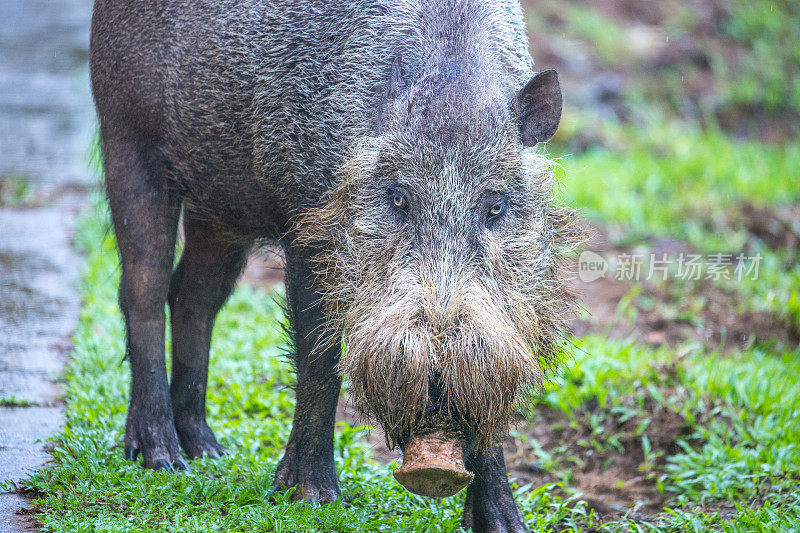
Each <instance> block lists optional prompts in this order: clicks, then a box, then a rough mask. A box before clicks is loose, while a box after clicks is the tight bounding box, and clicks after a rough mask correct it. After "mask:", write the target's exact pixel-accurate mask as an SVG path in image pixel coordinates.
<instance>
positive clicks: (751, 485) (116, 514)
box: [25, 208, 800, 532]
mask: <svg viewBox="0 0 800 533" xmlns="http://www.w3.org/2000/svg"><path fill="white" fill-rule="evenodd" d="M99 209H100V208H98V209H96V210H95V212H93V213H91V214H90V215H89V216H87V217H86V218H85V220H84V222H83V224H82V226H81V229H80V233H79V236H78V239H77V242H78V246H79V247H80V249H81V250H82V251H83V252H84V253H86V254H87V257H88V259H87V266H86V269H85V272H84V276H83V291H82V293H83V297H84V305H83V311H82V315H81V323H80V326H79V329H78V331H77V333H76V336H75V343H76V347H75V351H74V353H73V356H72V361H71V363H70V365H69V368H68V370H67V375H66V401H67V425H66V427H65V429H64V431H63V433H62V434H60V435H59V436H57V437H56V438H55V448H54V450H53V455H54V462H53V463H52V464H51V465H50V466H49V467H48V468H47V469H45V470H43V471H41V472H39V473H37V474H36V475H34V476H33V478H32V479H30V480H28V481H25V484H26V485H27V486H29V487H32V488H35V489H36V490H38V491H40V495H41V499H40V500H39V502H38V506H39V508H40V510H41V514H40V515H38V516H37V518H38V519H39V520H40V521H41V522H42V523H43V524H44V525H45V527H46V529H47V530H51V531H78V532H79V531H452V530H454V529H455V528H456V527H457V525H458V523H459V521H460V516H461V505H462V503H463V494H462V495H457V496H454V497H452V498H446V499H443V500H440V501H433V500H428V499H425V498H421V497H418V496H414V495H411V494H410V493H408V492H406V491H405V490H404V489H402V487H400V486H399V485H398V484H397V483H396V482H395V481H394V480H393V478H392V477H391V469H392V465H389V466H385V465H380V464H377V463H374V462H372V461H371V459H370V455H369V451H368V449H367V448H366V447H365V444H364V440H363V436H364V432H365V429H364V428H354V427H350V426H349V425H347V424H344V423H339V424H337V436H336V465H337V468H338V470H339V476H340V482H341V487H342V491H343V501H342V502H337V503H335V504H333V505H330V506H323V507H314V506H311V505H306V504H302V503H301V504H297V503H290V502H289V500H288V495H287V494H285V493H284V494H281V493H278V494H272V493H271V489H270V487H271V481H272V475H273V472H274V469H275V466H276V464H277V461H278V460H279V458H280V456H281V453H282V447H283V445H284V444H285V442H286V440H287V438H288V434H289V431H290V424H291V418H292V413H293V392H292V390H291V384H292V383H293V379H294V378H293V374H292V371H291V367H290V365H289V364H288V363H287V362H286V360H285V359H284V358H283V356H282V354H283V346H284V343H285V338H284V334H283V332H282V329H281V327H280V326H281V323H282V321H283V320H284V318H283V316H282V314H281V311H280V308H279V306H278V305H277V304H276V303H275V302H274V301H273V300H272V299H271V298H270V297H269V295H267V294H265V293H263V292H262V291H260V290H254V289H250V288H246V287H241V288H239V289H237V290H236V292H235V293H234V295H233V297H232V298H231V300H230V301H229V302H228V303H227V304H226V306H225V307H224V309H223V311H222V313H221V315H220V317H219V320H218V322H217V326H216V328H215V334H214V343H213V348H212V355H211V378H210V383H209V401H208V406H209V419H210V423H211V425H212V427H213V428H214V429H215V431H216V433H217V435H218V436H219V438H220V440H221V441H222V443H223V444H224V445H226V446H227V447H229V448H230V449H231V450H232V454H231V455H229V456H227V457H225V458H223V459H221V460H218V461H213V460H206V459H203V460H199V461H194V462H193V463H192V470H191V472H189V473H179V474H168V473H165V472H152V471H146V470H143V469H141V468H140V467H139V466H138V465H137V464H135V463H132V462H127V461H124V460H123V458H122V449H121V442H122V435H123V431H124V421H125V411H126V401H127V392H128V386H129V385H128V379H129V377H128V376H129V373H128V367H127V363H126V362H124V361H123V360H122V356H123V351H124V347H123V326H122V322H121V320H120V315H119V311H118V309H117V303H116V285H117V277H118V267H117V258H116V252H115V248H114V246H115V244H114V239H113V235H112V234H111V232H110V231H109V229H108V223H107V221H106V219H105V217H104V216H102V215H101V214H100V212H99ZM577 348H578V349H577V351H576V355H575V357H574V358H573V359H572V360H571V361H570V362H569V363H568V365H567V370H566V371H565V372H564V373H563V374H562V376H560V377H559V378H557V379H556V381H555V382H554V383H553V384H552V385H551V386H550V387H549V388H548V389H547V392H546V393H545V394H544V396H543V397H542V402H543V403H544V404H545V405H547V406H549V407H550V408H552V409H556V410H559V411H562V412H563V413H565V414H566V416H567V417H568V418H569V420H570V423H572V424H577V425H583V426H586V427H589V428H591V434H592V435H593V438H591V439H589V440H587V442H585V443H583V446H585V447H586V448H587V449H589V448H590V449H595V450H598V451H602V452H605V453H609V451H610V452H611V453H620V454H621V453H630V452H631V450H629V449H626V446H630V440H627V441H623V440H621V439H620V438H619V435H618V429H617V424H618V422H619V421H620V420H621V419H622V418H624V417H627V418H626V419H629V418H631V417H636V419H637V420H641V423H640V424H639V427H638V428H637V431H638V433H637V434H636V437H637V438H639V439H640V442H641V443H642V444H638V446H644V442H645V440H650V439H649V436H648V432H649V431H651V429H652V428H651V427H650V426H649V423H648V422H647V420H648V413H650V412H651V411H652V409H653V408H654V406H655V407H658V408H662V409H669V410H672V411H674V412H676V413H679V414H680V416H682V417H684V418H685V419H686V420H687V423H688V424H689V427H690V428H691V434H690V436H688V437H686V438H685V439H683V440H681V441H680V442H681V443H682V444H681V445H682V446H684V448H682V449H681V450H680V451H679V453H677V454H674V455H671V456H666V457H662V456H657V455H655V454H656V451H655V450H654V451H653V452H652V453H653V454H654V455H653V457H652V460H651V461H646V463H650V464H644V465H643V467H642V468H643V471H644V472H645V474H646V475H647V476H650V477H651V478H652V479H654V480H656V481H657V483H658V486H659V487H660V489H661V490H662V491H663V492H664V494H666V495H667V496H668V497H669V498H670V502H671V503H670V506H671V508H673V509H674V510H672V511H665V512H664V513H662V514H660V515H658V516H654V517H652V518H650V519H647V520H641V519H637V520H638V521H637V522H633V521H631V522H630V523H629V522H628V521H622V522H618V523H611V524H605V525H602V524H600V523H599V522H598V520H597V519H596V517H595V516H594V514H593V512H592V511H590V510H589V508H588V507H587V505H586V504H585V503H583V502H582V501H581V498H580V494H573V495H572V496H568V495H569V494H570V493H571V492H570V490H569V488H568V487H566V486H565V485H564V484H563V483H559V484H551V485H545V486H543V487H539V488H534V489H531V487H522V488H518V489H517V500H518V502H519V504H520V507H521V508H522V510H523V513H524V516H525V519H526V522H527V524H528V526H529V527H530V528H531V529H532V530H534V531H552V530H562V529H566V530H571V531H582V530H587V529H591V528H595V527H601V528H603V529H607V530H618V529H620V528H623V527H627V526H628V525H630V527H634V528H640V530H643V531H649V530H652V531H682V530H684V528H686V527H690V526H691V525H692V524H700V526H698V528H700V529H699V530H703V529H705V528H706V527H712V526H713V527H715V528H716V527H722V528H725V529H726V530H731V531H736V530H741V531H744V530H747V529H748V526H747V524H748V523H749V522H753V523H762V522H763V523H764V524H766V525H765V526H764V527H765V528H766V529H765V530H773V529H775V528H780V527H783V526H788V525H789V524H791V523H792V521H793V520H797V519H800V516H798V511H797V506H796V505H795V504H796V503H797V500H798V495H800V391H799V390H798V389H797V387H796V376H797V375H800V358H798V357H797V356H798V355H799V354H797V353H787V354H783V355H782V354H779V353H768V352H766V351H763V350H762V349H761V348H754V349H752V350H750V351H747V352H744V353H736V354H734V355H732V356H729V357H727V358H724V359H720V357H719V355H718V354H715V353H707V352H705V351H704V350H703V349H702V348H700V347H694V348H692V347H688V348H685V349H683V350H681V351H679V352H676V351H673V350H667V349H659V350H652V349H650V348H646V347H643V346H638V345H636V344H634V343H631V342H611V341H607V340H606V339H604V338H602V337H599V336H590V337H586V338H584V339H581V340H578V343H577ZM666 367H670V368H672V370H671V371H670V372H666V373H665V372H664V368H666ZM590 403H592V404H594V408H593V409H591V410H587V409H585V406H586V405H587V404H590ZM651 435H652V434H651ZM573 459H574V458H573ZM559 464H560V465H561V466H558V467H554V468H556V469H557V468H568V465H569V461H568V460H567V461H561V462H560V463H559ZM564 465H567V466H564ZM562 479H563V480H564V481H565V482H568V481H569V479H570V478H569V474H568V472H567V473H566V475H564V476H562ZM271 497H272V498H274V502H270V498H271ZM721 502H736V503H737V504H738V505H740V507H739V508H736V509H734V510H733V511H732V512H728V513H726V514H725V515H724V516H722V515H720V514H719V512H716V511H714V510H713V509H715V508H716V507H715V506H718V504H720V503H721ZM697 509H703V510H697ZM631 524H633V525H631Z"/></svg>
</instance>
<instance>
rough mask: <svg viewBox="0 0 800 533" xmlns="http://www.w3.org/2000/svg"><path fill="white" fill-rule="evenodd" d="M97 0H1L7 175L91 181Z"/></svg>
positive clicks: (1, 164) (0, 141) (0, 105)
mask: <svg viewBox="0 0 800 533" xmlns="http://www.w3.org/2000/svg"><path fill="white" fill-rule="evenodd" d="M91 10H92V2H91V1H90V0H0V154H2V157H0V179H7V178H15V179H20V180H25V181H29V182H33V183H35V184H37V185H39V186H40V187H43V188H49V187H60V186H64V185H74V184H84V185H88V184H91V182H92V176H91V174H88V173H87V172H86V159H87V153H88V147H89V142H90V141H91V139H92V135H93V133H94V112H93V108H92V103H91V98H90V94H91V92H90V88H89V67H88V46H89V25H90V20H91Z"/></svg>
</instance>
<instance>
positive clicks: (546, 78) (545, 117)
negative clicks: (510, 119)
mask: <svg viewBox="0 0 800 533" xmlns="http://www.w3.org/2000/svg"><path fill="white" fill-rule="evenodd" d="M512 105H513V109H514V112H515V114H516V116H517V117H518V119H519V132H520V135H521V136H522V144H523V145H525V146H534V145H535V144H536V143H540V142H543V141H546V140H547V139H549V138H550V137H552V136H553V135H555V133H556V130H557V129H558V123H559V122H560V121H561V86H560V85H559V84H558V74H556V71H555V70H545V71H544V72H539V73H538V74H536V75H535V76H534V77H533V78H532V79H531V81H529V82H528V83H527V84H526V85H525V87H523V88H522V89H520V91H519V92H518V93H517V95H516V96H515V97H514V101H513V104H512Z"/></svg>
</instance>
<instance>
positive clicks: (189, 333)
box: [169, 210, 251, 459]
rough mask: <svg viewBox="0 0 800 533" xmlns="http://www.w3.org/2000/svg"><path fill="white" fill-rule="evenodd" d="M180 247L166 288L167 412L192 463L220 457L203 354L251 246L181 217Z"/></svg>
mask: <svg viewBox="0 0 800 533" xmlns="http://www.w3.org/2000/svg"><path fill="white" fill-rule="evenodd" d="M183 221H184V224H183V225H184V235H185V244H184V248H183V254H182V256H181V260H180V262H179V263H178V267H177V268H176V269H175V272H174V273H173V274H172V280H171V282H170V288H169V306H170V311H171V313H170V318H171V322H172V382H171V384H170V393H171V397H172V412H173V415H174V422H175V429H176V431H177V433H178V439H179V441H180V444H181V447H182V448H183V450H184V451H185V452H186V454H187V455H188V456H189V457H190V458H192V459H195V458H197V457H201V456H203V455H207V456H209V457H219V456H220V455H222V454H223V453H225V451H226V450H225V448H223V447H222V446H221V445H220V444H219V443H218V442H217V439H216V438H215V437H214V434H213V433H212V431H211V429H210V428H209V427H208V424H207V423H206V385H207V382H208V352H209V349H210V347H211V331H212V329H213V327H214V319H215V317H216V315H217V312H219V310H220V308H221V307H222V304H224V303H225V300H227V298H228V296H229V295H230V293H231V291H232V290H233V287H234V285H235V283H236V279H237V278H238V276H239V274H240V272H241V271H242V268H243V267H244V265H245V262H246V261H247V255H248V252H249V250H250V245H251V241H250V240H249V239H237V238H236V237H235V236H234V235H233V234H232V233H230V232H224V231H223V232H221V231H219V229H218V228H217V227H215V226H214V225H213V224H212V223H210V222H206V221H204V220H202V219H201V218H198V217H196V216H194V215H193V214H192V213H191V211H188V210H187V211H185V212H184V217H183Z"/></svg>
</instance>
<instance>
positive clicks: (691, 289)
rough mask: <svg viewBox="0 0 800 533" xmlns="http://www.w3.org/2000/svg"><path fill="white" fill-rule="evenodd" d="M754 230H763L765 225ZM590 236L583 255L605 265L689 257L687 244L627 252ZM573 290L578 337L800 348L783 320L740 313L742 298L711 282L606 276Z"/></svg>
mask: <svg viewBox="0 0 800 533" xmlns="http://www.w3.org/2000/svg"><path fill="white" fill-rule="evenodd" d="M761 220H766V221H769V220H772V219H770V218H762V219H761ZM755 224H756V225H757V226H758V227H763V226H764V225H767V224H768V223H767V222H764V223H763V224H762V223H755ZM769 224H772V223H769ZM775 224H777V223H775ZM772 227H773V225H770V228H772ZM589 232H590V234H592V235H593V236H592V238H591V239H590V240H589V242H588V243H587V250H589V251H592V252H594V253H596V254H598V255H600V256H602V257H604V258H606V259H608V260H609V261H613V259H614V257H620V256H623V255H632V254H638V255H640V256H644V257H650V256H653V257H657V258H661V257H663V256H664V254H666V257H668V258H672V259H675V258H677V257H678V256H679V255H681V254H689V253H691V250H690V248H689V247H688V246H687V245H686V244H685V243H683V242H681V241H676V240H674V239H668V238H661V239H655V240H653V241H652V242H651V243H648V245H647V246H646V247H643V248H638V249H631V248H625V247H615V246H613V245H612V244H610V240H609V237H608V236H607V234H605V233H604V232H603V231H602V230H600V229H599V228H590V230H589ZM784 238H786V237H784ZM781 242H784V241H781ZM573 288H574V290H575V291H576V292H577V293H578V295H579V299H580V300H581V302H582V303H583V307H584V310H585V312H584V313H583V315H582V316H580V317H579V318H577V319H575V320H574V321H573V322H572V324H571V325H572V331H573V333H575V334H576V335H586V334H587V333H599V334H605V335H608V336H609V337H611V338H617V339H635V340H637V341H639V342H643V343H647V344H650V345H653V346H659V345H668V346H677V345H679V344H681V343H685V342H698V343H701V344H703V345H704V346H707V347H709V348H711V349H721V350H723V351H724V350H728V349H732V348H740V349H744V348H747V347H749V346H751V345H752V344H754V343H763V342H775V343H777V344H779V345H780V346H784V347H788V348H794V347H797V346H798V344H799V343H800V334H799V333H798V331H797V329H796V328H794V327H792V325H791V324H789V322H788V320H787V319H786V318H785V317H782V316H779V315H776V314H775V313H770V312H767V311H751V310H746V311H742V310H741V307H742V302H741V300H740V298H741V297H740V296H739V295H738V294H737V293H735V292H732V291H728V290H724V289H722V288H720V287H719V286H718V285H717V284H715V283H714V282H713V280H708V279H699V280H696V281H686V282H679V281H677V280H675V279H674V278H669V277H668V278H667V280H666V281H661V280H646V279H645V280H643V281H640V282H632V281H627V280H620V279H617V278H616V277H615V276H614V274H613V273H608V274H607V275H606V276H604V277H601V278H599V279H596V280H594V281H590V282H583V281H581V280H580V279H575V280H573Z"/></svg>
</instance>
